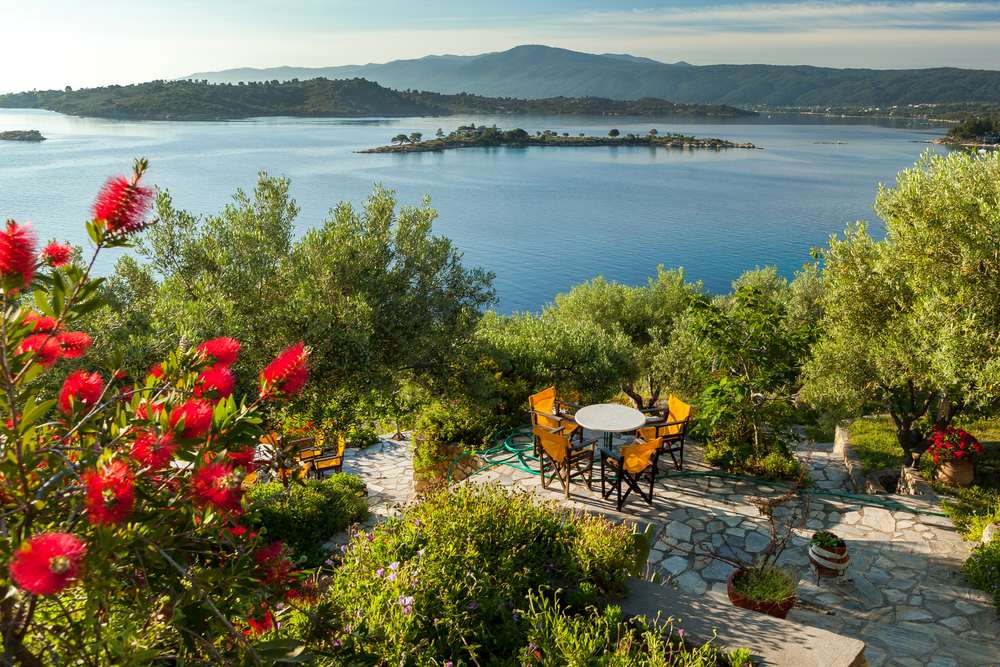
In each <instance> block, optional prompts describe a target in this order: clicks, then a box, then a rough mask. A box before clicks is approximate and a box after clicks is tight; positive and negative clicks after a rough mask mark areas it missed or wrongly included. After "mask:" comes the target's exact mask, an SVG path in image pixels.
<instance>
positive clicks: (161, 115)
mask: <svg viewBox="0 0 1000 667" xmlns="http://www.w3.org/2000/svg"><path fill="white" fill-rule="evenodd" d="M0 108H7V109H47V110H49V111H57V112H59V113H63V114H67V115H70V116H94V117H100V118H127V119H147V120H229V119H238V118H251V117H256V116H300V117H340V118H352V117H353V118H360V117H369V116H390V117H403V116H450V115H452V114H456V113H490V114H516V113H533V114H603V115H614V116H628V115H684V116H706V115H720V116H755V115H757V114H756V112H754V111H744V110H742V109H737V108H736V107H731V106H726V105H724V104H677V103H674V102H668V101H666V100H662V99H658V98H652V97H644V98H642V99H639V100H612V99H607V98H603V97H581V98H572V97H552V98H547V99H535V100H523V99H515V98H510V97H482V96H479V95H468V94H466V93H459V94H457V95H442V94H440V93H432V92H428V91H419V90H406V91H399V90H392V89H390V88H385V87H383V86H380V85H379V84H377V83H375V82H373V81H368V80H366V79H342V80H337V81H331V80H329V79H325V78H316V79H311V80H309V81H299V80H298V79H292V80H291V81H285V82H279V81H278V80H277V79H274V80H272V81H251V82H249V83H244V82H242V81H241V82H239V83H238V84H236V85H233V84H218V85H216V84H210V83H208V82H207V81H206V80H202V81H191V80H180V81H162V80H160V81H151V82H148V83H141V84H135V85H127V86H118V85H113V86H104V87H100V88H81V89H78V90H73V89H72V88H69V87H67V88H66V89H64V90H47V91H30V92H23V93H10V94H7V95H0Z"/></svg>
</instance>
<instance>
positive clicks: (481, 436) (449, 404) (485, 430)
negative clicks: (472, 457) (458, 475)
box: [413, 400, 511, 477]
mask: <svg viewBox="0 0 1000 667" xmlns="http://www.w3.org/2000/svg"><path fill="white" fill-rule="evenodd" d="M510 426H511V423H510V418H509V417H507V416H505V415H503V414H499V413H498V412H495V411H491V410H486V409H483V408H481V407H479V406H476V405H475V404H473V403H472V402H471V401H467V400H453V401H438V402H435V403H432V404H431V405H430V406H429V407H428V408H427V409H426V410H424V412H423V413H422V414H421V415H420V419H418V420H417V428H416V434H415V439H416V441H417V446H416V449H415V450H414V453H413V469H414V470H416V471H417V473H418V474H421V473H423V474H424V476H425V477H426V476H427V475H429V474H430V471H431V470H433V469H434V467H435V466H436V465H438V464H439V463H442V462H444V461H445V460H447V456H446V455H445V454H444V452H443V447H444V446H445V445H448V444H452V443H456V444H459V445H461V446H462V447H463V448H464V449H466V450H477V449H485V448H487V447H492V446H493V444H494V441H493V438H494V436H495V435H496V433H497V432H498V431H500V430H502V429H504V428H509V427H510Z"/></svg>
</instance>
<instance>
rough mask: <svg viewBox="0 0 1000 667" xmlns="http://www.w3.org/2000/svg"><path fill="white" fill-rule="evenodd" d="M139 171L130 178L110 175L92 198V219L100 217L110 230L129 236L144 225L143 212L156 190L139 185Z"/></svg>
mask: <svg viewBox="0 0 1000 667" xmlns="http://www.w3.org/2000/svg"><path fill="white" fill-rule="evenodd" d="M141 177H142V176H141V174H139V173H137V174H136V175H135V176H133V177H132V178H126V177H125V176H113V177H111V178H109V179H108V181H107V183H105V184H104V187H103V188H101V191H100V193H98V195H97V200H96V201H95V202H94V211H93V212H94V219H95V220H103V221H104V224H105V226H106V229H107V230H108V231H109V232H111V233H112V234H116V235H120V236H128V235H129V234H133V233H135V232H138V231H141V230H142V229H144V228H145V227H146V226H147V223H146V212H147V211H148V210H149V206H150V204H152V203H153V198H154V197H155V196H156V191H155V190H154V189H153V188H146V187H140V186H139V180H140V179H141Z"/></svg>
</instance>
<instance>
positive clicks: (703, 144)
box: [354, 135, 763, 153]
mask: <svg viewBox="0 0 1000 667" xmlns="http://www.w3.org/2000/svg"><path fill="white" fill-rule="evenodd" d="M531 146H559V147H572V148H589V147H594V146H649V147H653V148H714V149H716V150H718V149H722V148H751V149H757V150H763V147H762V146H755V145H754V144H751V143H749V142H747V143H742V144H738V143H735V142H732V141H727V140H725V139H708V138H704V139H697V138H695V137H683V136H677V137H675V136H666V137H658V136H650V135H647V136H645V137H639V136H633V137H628V136H626V137H559V136H542V137H539V136H526V137H520V138H516V139H512V138H501V137H499V136H497V137H490V138H488V139H487V140H483V138H482V137H468V138H450V137H449V138H444V139H435V140H432V141H426V142H416V143H409V144H400V145H398V146H378V147H377V148H369V149H367V150H363V151H354V152H355V153H436V152H441V151H447V150H455V149H458V148H485V147H498V148H527V147H531Z"/></svg>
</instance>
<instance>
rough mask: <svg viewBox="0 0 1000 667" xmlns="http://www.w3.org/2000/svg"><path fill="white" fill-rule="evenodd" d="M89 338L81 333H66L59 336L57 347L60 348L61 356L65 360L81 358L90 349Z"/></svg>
mask: <svg viewBox="0 0 1000 667" xmlns="http://www.w3.org/2000/svg"><path fill="white" fill-rule="evenodd" d="M91 342H92V341H91V340H90V336H88V335H87V334H85V333H83V332H82V331H68V332H66V333H63V334H59V347H60V348H62V355H63V356H64V357H65V358H67V359H76V358H77V357H82V356H83V355H84V354H86V353H87V350H89V349H90V343H91Z"/></svg>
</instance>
